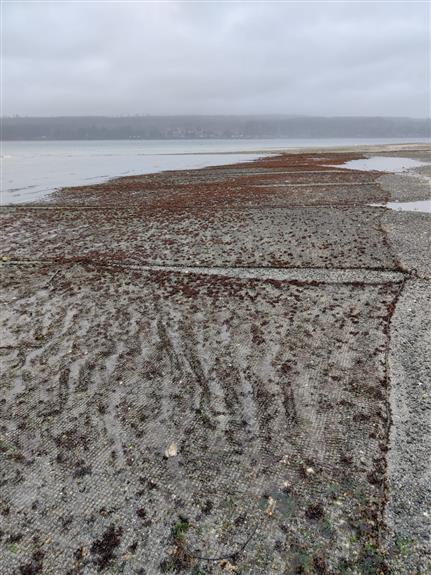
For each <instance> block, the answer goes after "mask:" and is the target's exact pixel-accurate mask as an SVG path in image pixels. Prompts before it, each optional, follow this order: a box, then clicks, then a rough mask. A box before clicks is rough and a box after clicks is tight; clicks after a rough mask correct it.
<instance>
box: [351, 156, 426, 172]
mask: <svg viewBox="0 0 431 575" xmlns="http://www.w3.org/2000/svg"><path fill="white" fill-rule="evenodd" d="M427 165H428V164H427V162H420V161H418V160H412V159H411V158H398V157H388V156H373V157H372V158H367V159H364V160H350V161H349V162H346V163H345V164H343V165H342V166H341V167H343V168H347V169H348V170H360V171H364V172H373V171H377V172H393V173H400V172H405V171H406V170H410V169H412V168H420V167H421V166H427Z"/></svg>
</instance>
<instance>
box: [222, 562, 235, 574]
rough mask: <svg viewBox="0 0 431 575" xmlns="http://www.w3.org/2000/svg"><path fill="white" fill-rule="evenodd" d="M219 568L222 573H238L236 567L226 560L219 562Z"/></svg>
mask: <svg viewBox="0 0 431 575" xmlns="http://www.w3.org/2000/svg"><path fill="white" fill-rule="evenodd" d="M220 567H221V568H222V569H223V571H226V573H238V567H236V566H235V565H233V564H232V563H231V562H230V561H228V560H227V559H223V561H220Z"/></svg>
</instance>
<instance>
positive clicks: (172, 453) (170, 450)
mask: <svg viewBox="0 0 431 575" xmlns="http://www.w3.org/2000/svg"><path fill="white" fill-rule="evenodd" d="M177 454H178V447H177V444H176V443H171V444H170V445H169V447H167V448H166V449H165V457H166V459H167V458H168V457H176V455H177Z"/></svg>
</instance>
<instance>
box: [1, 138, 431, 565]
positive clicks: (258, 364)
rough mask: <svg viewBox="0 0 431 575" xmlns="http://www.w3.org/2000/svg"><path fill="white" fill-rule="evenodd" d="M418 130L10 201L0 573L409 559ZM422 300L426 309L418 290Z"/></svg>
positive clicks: (418, 555)
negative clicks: (397, 169) (372, 161)
mask: <svg viewBox="0 0 431 575" xmlns="http://www.w3.org/2000/svg"><path fill="white" fill-rule="evenodd" d="M397 155H398V156H400V157H402V158H410V159H413V160H417V161H421V162H430V161H431V154H430V149H429V147H426V146H420V145H418V146H412V145H409V146H398V147H397V146H390V147H384V146H380V147H378V148H374V149H371V148H370V147H367V148H364V149H361V150H358V149H350V150H347V149H346V150H336V151H333V150H322V151H318V150H313V151H309V150H307V151H306V152H301V151H297V152H291V153H289V154H281V155H279V156H276V157H271V158H262V159H260V160H257V161H254V162H249V163H242V164H236V165H232V166H222V167H212V168H205V169H201V170H193V171H178V172H165V173H160V174H152V175H145V176H133V177H127V178H121V179H117V180H112V181H110V182H107V183H104V184H100V185H96V186H88V187H82V188H69V189H63V190H61V191H59V192H57V193H55V194H53V195H51V196H50V197H49V198H48V199H47V200H46V201H44V202H43V203H39V204H26V205H22V206H17V205H14V206H4V207H3V208H2V209H1V212H0V213H1V216H2V223H3V230H4V233H3V242H2V243H3V246H2V252H1V255H2V256H3V261H2V264H1V271H2V304H3V306H2V320H3V322H2V323H3V334H2V347H1V350H0V351H1V356H2V362H1V363H2V386H1V390H0V391H1V396H0V413H1V416H0V417H1V422H0V424H1V427H0V460H1V465H0V481H1V486H2V488H1V491H0V514H1V515H0V519H1V521H0V545H1V554H0V573H1V574H2V575H3V574H7V575H9V574H15V573H17V574H28V573H44V574H62V573H65V574H68V575H72V574H81V573H82V574H93V573H94V574H96V573H126V574H139V575H143V574H144V573H145V574H147V575H149V574H151V575H152V574H158V573H170V572H171V573H175V572H177V573H185V574H194V575H198V574H202V573H205V574H215V573H220V574H222V573H243V574H265V575H266V574H268V575H272V574H296V573H298V574H299V573H304V574H316V575H318V574H334V575H338V574H340V573H346V574H352V575H353V574H356V573H369V574H370V575H374V574H376V575H377V574H379V573H394V574H401V575H402V574H406V575H411V574H412V573H418V574H425V573H428V572H429V571H428V570H429V566H430V561H431V547H430V540H429V533H430V520H431V516H430V514H429V508H430V504H431V470H430V464H429V459H428V458H427V453H429V450H430V447H431V445H430V438H431V429H430V426H429V421H430V417H431V395H430V393H431V384H430V380H431V378H430V371H431V366H430V364H429V361H427V359H426V357H427V354H428V356H429V351H430V350H429V347H430V346H429V338H428V339H427V337H428V336H427V334H429V328H430V326H431V317H430V315H429V311H428V310H429V309H431V306H430V305H429V304H430V303H431V301H430V300H431V291H430V283H429V280H430V258H429V233H430V224H431V215H429V214H423V213H417V212H415V213H410V212H397V211H392V210H389V209H386V208H384V207H373V206H370V204H386V203H387V202H391V201H399V200H401V201H421V200H425V199H427V198H428V197H429V176H430V168H429V166H425V167H418V168H415V169H412V170H411V171H407V172H403V173H401V174H393V173H385V172H382V171H360V170H353V169H350V168H344V167H343V164H344V163H345V162H350V161H353V160H361V159H365V158H366V157H368V156H373V157H374V156H379V157H385V156H390V157H393V156H397ZM427 304H428V305H427Z"/></svg>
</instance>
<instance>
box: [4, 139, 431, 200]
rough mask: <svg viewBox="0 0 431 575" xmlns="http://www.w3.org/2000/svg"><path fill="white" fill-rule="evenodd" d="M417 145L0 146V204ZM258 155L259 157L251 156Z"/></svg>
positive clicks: (208, 142) (342, 142)
mask: <svg viewBox="0 0 431 575" xmlns="http://www.w3.org/2000/svg"><path fill="white" fill-rule="evenodd" d="M415 141H416V142H423V141H426V140H425V139H415V140H413V139H402V138H401V139H400V138H398V139H376V140H373V139H367V140H365V139H338V138H333V139H276V140H274V139H271V140H265V139H255V140H104V141H55V142H54V141H33V142H2V143H1V147H2V150H1V164H2V177H1V186H0V187H1V203H22V202H28V201H34V200H38V199H40V198H43V197H44V196H46V195H47V194H49V193H50V192H52V191H53V190H55V189H58V188H61V187H66V186H79V185H89V184H95V183H98V182H103V181H106V180H108V179H110V178H114V177H118V176H127V175H133V174H148V173H152V172H160V171H163V170H181V169H192V168H201V167H204V166H211V165H221V164H232V163H236V162H238V161H247V160H252V159H255V158H257V157H260V156H262V155H263V153H265V152H267V153H271V152H274V151H276V150H281V149H291V148H310V147H336V146H352V145H363V144H394V143H411V142H415ZM256 151H262V153H253V152H256Z"/></svg>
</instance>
